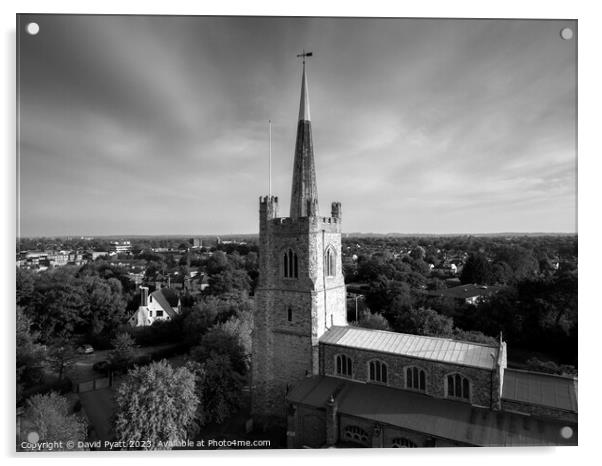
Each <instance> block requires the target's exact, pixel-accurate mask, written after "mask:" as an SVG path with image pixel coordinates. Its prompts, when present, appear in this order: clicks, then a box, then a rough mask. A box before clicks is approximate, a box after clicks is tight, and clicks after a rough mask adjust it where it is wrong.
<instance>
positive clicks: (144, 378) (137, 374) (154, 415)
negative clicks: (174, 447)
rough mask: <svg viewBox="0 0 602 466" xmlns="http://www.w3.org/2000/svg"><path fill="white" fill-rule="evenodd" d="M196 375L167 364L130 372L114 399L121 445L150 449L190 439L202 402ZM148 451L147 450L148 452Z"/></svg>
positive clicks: (118, 436)
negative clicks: (133, 443)
mask: <svg viewBox="0 0 602 466" xmlns="http://www.w3.org/2000/svg"><path fill="white" fill-rule="evenodd" d="M195 384H196V382H195V375H194V374H193V373H192V372H190V370H189V369H187V368H186V367H180V368H179V369H176V370H174V369H173V368H172V367H171V365H170V364H168V363H167V362H166V361H165V360H163V361H160V362H155V363H151V364H149V365H148V366H142V367H135V368H134V369H132V370H130V372H129V373H128V376H127V378H126V380H125V381H124V382H123V383H122V384H121V385H119V387H118V388H117V393H116V395H115V403H116V405H117V416H116V418H115V436H116V438H117V439H118V440H122V441H150V447H149V448H148V449H170V448H169V446H166V445H165V444H164V443H163V444H161V443H160V442H173V441H176V440H181V439H182V438H186V437H187V429H188V428H189V427H190V426H191V423H192V421H193V419H194V416H195V413H196V411H197V407H198V404H199V398H198V396H197V395H196V393H195V388H196V387H195ZM145 449H147V448H145Z"/></svg>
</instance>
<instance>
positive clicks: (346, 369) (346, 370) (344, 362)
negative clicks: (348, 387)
mask: <svg viewBox="0 0 602 466" xmlns="http://www.w3.org/2000/svg"><path fill="white" fill-rule="evenodd" d="M335 360H336V368H335V369H336V374H337V375H343V376H345V377H351V376H352V375H353V361H352V360H351V358H350V357H349V356H347V355H345V354H339V355H337V357H336V358H335Z"/></svg>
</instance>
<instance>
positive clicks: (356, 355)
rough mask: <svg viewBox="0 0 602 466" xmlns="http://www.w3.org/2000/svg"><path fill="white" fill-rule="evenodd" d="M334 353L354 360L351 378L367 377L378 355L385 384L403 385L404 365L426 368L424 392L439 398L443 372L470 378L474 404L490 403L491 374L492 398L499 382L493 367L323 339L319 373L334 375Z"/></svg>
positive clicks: (444, 380)
mask: <svg viewBox="0 0 602 466" xmlns="http://www.w3.org/2000/svg"><path fill="white" fill-rule="evenodd" d="M337 354H346V355H348V356H349V357H351V359H352V360H353V377H352V379H353V380H359V381H365V382H367V381H368V377H369V367H368V364H369V361H371V360H373V359H379V360H381V361H383V362H385V363H386V364H387V366H388V383H387V385H388V386H390V387H394V388H401V389H405V387H406V381H405V370H404V369H405V368H406V367H408V366H416V367H419V368H421V369H424V370H425V371H426V394H427V395H431V396H435V397H438V398H445V384H446V376H447V375H448V374H450V373H456V372H457V373H460V374H462V375H463V376H465V377H467V378H468V379H469V380H470V383H471V390H470V391H471V403H472V404H475V405H479V406H484V407H489V406H490V400H491V390H492V380H491V379H492V375H493V392H494V399H495V397H496V393H497V390H496V389H497V386H499V383H498V382H497V381H496V377H497V373H496V372H495V371H493V372H492V371H490V370H486V369H479V368H476V367H468V366H461V365H457V364H448V363H439V362H436V361H429V360H425V359H417V358H410V357H407V356H401V355H395V354H388V353H382V352H376V351H368V350H362V349H357V348H347V347H343V346H336V345H328V344H323V343H322V344H320V358H321V360H322V364H321V374H322V375H329V376H334V377H337V375H336V373H335V357H336V355H337Z"/></svg>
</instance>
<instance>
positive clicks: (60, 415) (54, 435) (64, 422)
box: [23, 392, 87, 450]
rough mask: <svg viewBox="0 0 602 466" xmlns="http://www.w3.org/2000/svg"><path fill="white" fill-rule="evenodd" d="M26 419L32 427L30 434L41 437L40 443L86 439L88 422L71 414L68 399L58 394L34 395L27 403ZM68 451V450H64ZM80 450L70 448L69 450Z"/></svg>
mask: <svg viewBox="0 0 602 466" xmlns="http://www.w3.org/2000/svg"><path fill="white" fill-rule="evenodd" d="M24 419H25V420H26V421H27V422H24V423H23V424H26V423H30V424H31V425H32V426H31V427H30V428H29V429H28V430H29V431H30V432H32V431H33V432H36V433H37V434H38V435H39V442H61V441H62V442H63V445H65V442H67V441H74V442H76V445H77V441H80V440H81V441H83V440H85V439H86V430H87V425H86V421H85V420H84V419H82V418H81V417H79V416H78V415H77V414H71V411H70V409H69V404H68V403H67V399H66V398H65V397H63V396H61V395H59V394H58V393H56V392H51V393H48V394H45V395H34V396H32V397H31V398H29V399H28V400H27V402H26V409H25V414H24ZM64 449H65V450H67V448H64ZM74 449H78V448H77V447H76V448H70V449H69V450H74Z"/></svg>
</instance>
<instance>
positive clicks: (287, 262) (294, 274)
mask: <svg viewBox="0 0 602 466" xmlns="http://www.w3.org/2000/svg"><path fill="white" fill-rule="evenodd" d="M283 272H284V278H299V260H298V259H297V254H296V253H294V252H293V250H292V249H289V250H288V251H286V252H285V253H284V258H283Z"/></svg>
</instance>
